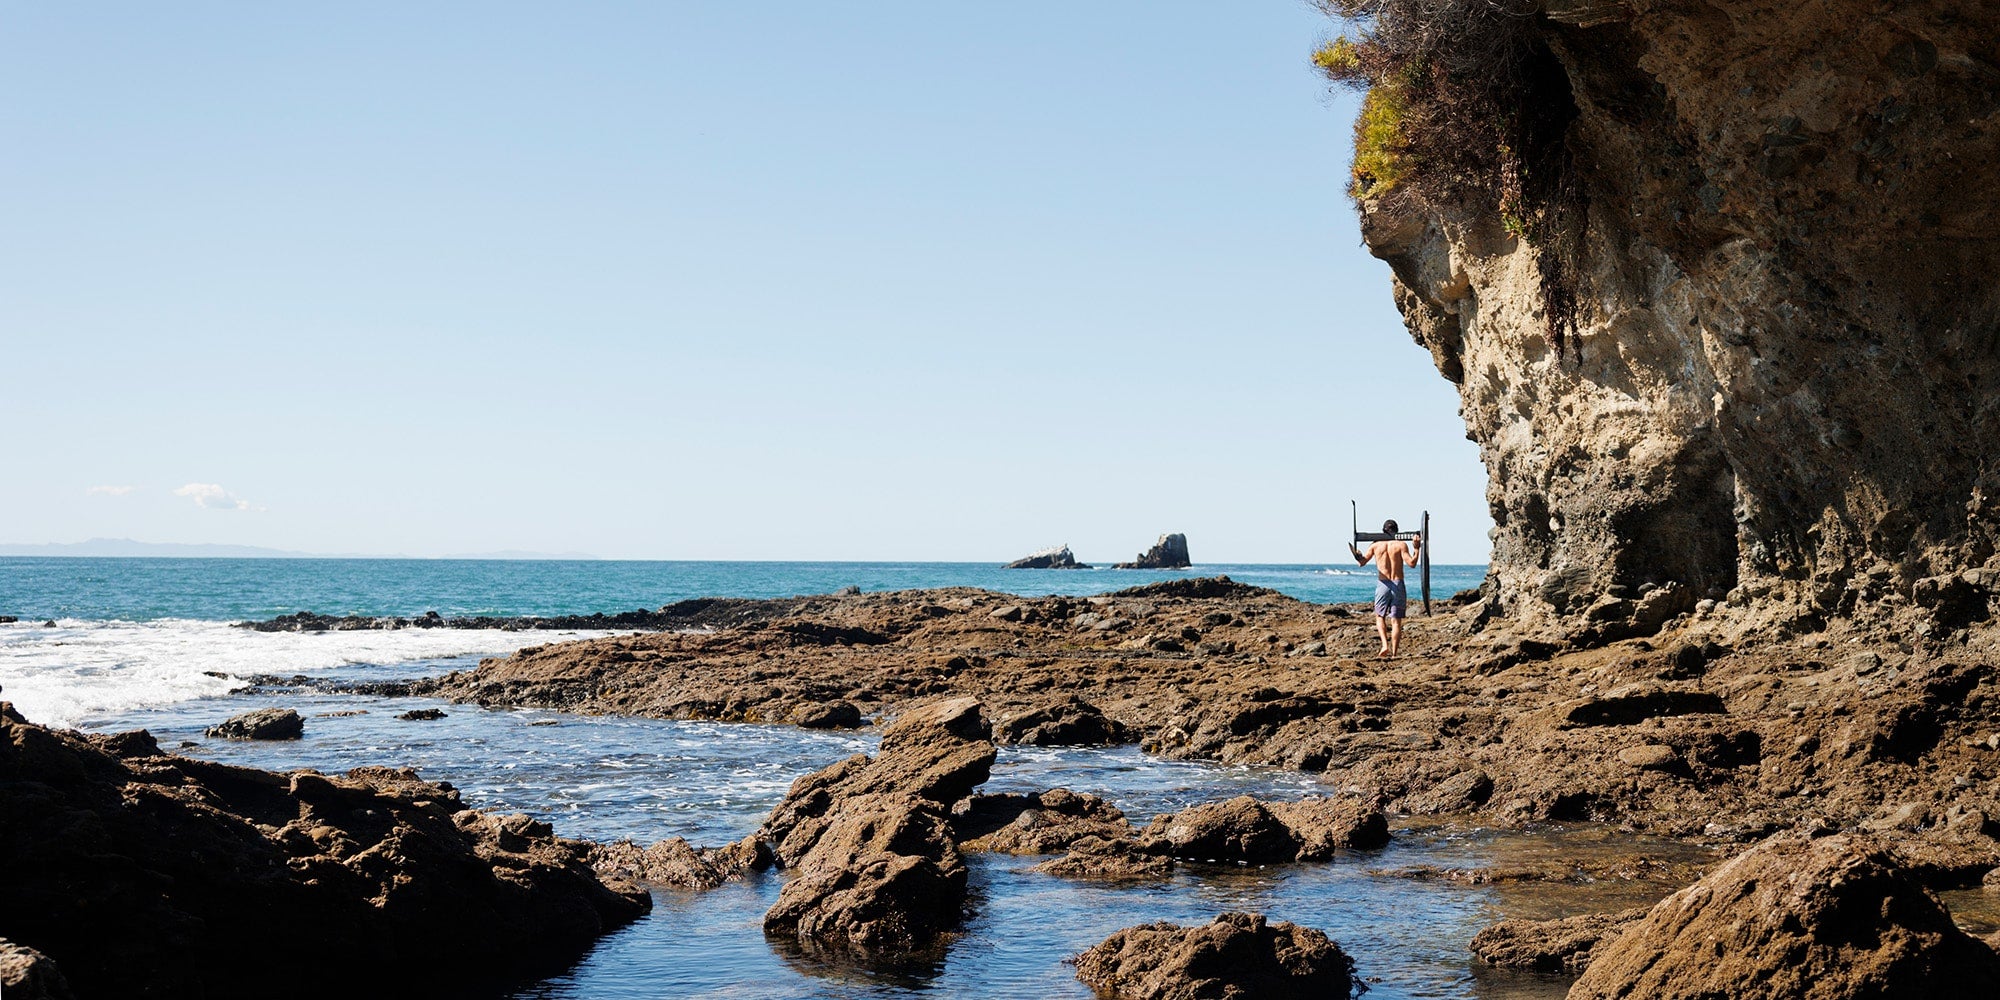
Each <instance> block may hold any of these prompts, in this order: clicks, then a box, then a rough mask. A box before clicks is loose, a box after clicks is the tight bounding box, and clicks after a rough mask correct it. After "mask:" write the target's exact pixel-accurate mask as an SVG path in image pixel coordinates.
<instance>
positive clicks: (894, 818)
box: [764, 794, 966, 957]
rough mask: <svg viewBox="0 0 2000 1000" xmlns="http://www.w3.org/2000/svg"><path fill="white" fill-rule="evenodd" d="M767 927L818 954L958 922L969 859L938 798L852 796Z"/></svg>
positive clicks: (895, 944)
mask: <svg viewBox="0 0 2000 1000" xmlns="http://www.w3.org/2000/svg"><path fill="white" fill-rule="evenodd" d="M796 868H797V874H796V875H795V876H794V877H793V878H792V880H791V881H789V882H787V883H785V887H784V889H783V890H782V891H781V892H780V893H779V895H778V902H777V904H776V905H774V906H772V907H771V909H770V911H769V912H767V913H765V915H764V930H765V932H766V933H771V934H788V935H791V936H794V937H796V938H797V939H798V941H799V943H800V944H801V945H802V946H804V947H805V948H806V950H807V951H808V952H818V951H828V952H835V953H849V954H855V955H859V956H861V957H879V956H883V955H886V954H889V953H893V952H899V951H909V950H912V949H917V948H921V947H923V946H925V945H927V944H929V943H930V942H931V941H932V940H933V939H935V938H936V936H937V935H938V934H939V933H941V932H943V931H946V930H949V929H950V928H952V927H953V926H955V925H956V924H957V923H958V919H959V915H960V909H961V905H962V902H963V900H964V898H965V882H966V869H965V862H964V860H963V859H962V858H961V857H960V856H959V853H958V850H957V849H956V848H954V847H953V846H952V843H951V828H950V825H949V824H948V823H946V821H945V819H944V817H943V816H942V814H941V813H940V812H939V811H938V809H937V806H936V804H935V803H931V802H928V801H925V800H922V799H918V798H915V797H913V796H909V795H896V794H877V795H865V796H861V797H859V798H856V799H853V800H849V801H846V802H843V803H842V804H841V806H840V808H839V809H838V810H837V811H836V812H835V813H834V815H833V817H832V819H831V821H830V822H829V823H828V824H827V825H826V827H825V829H824V831H823V832H822V834H821V835H820V837H819V838H818V840H817V841H816V842H815V843H814V845H813V847H812V849H811V851H809V852H808V853H807V854H806V855H805V856H804V857H803V858H801V859H800V860H799V863H798V864H797V866H796Z"/></svg>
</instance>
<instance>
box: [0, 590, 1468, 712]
mask: <svg viewBox="0 0 2000 1000" xmlns="http://www.w3.org/2000/svg"><path fill="white" fill-rule="evenodd" d="M1485 572H1486V568H1485V567H1484V566H1435V567H1432V594H1433V596H1434V597H1435V598H1437V599H1443V598H1447V597H1449V596H1450V595H1451V594H1453V593H1455V592H1456V591H1458V590H1461V589H1463V588H1466V587H1475V586H1478V584H1479V581H1480V580H1481V579H1482V578H1483V577H1484V576H1485ZM1215 575H1226V576H1228V577H1230V578H1231V579H1233V580H1236V581H1239V582H1241V583H1248V584H1253V585H1255V586H1260V587H1270V588H1272V589H1274V590H1279V591H1283V592H1284V593H1287V594H1290V595H1292V596H1294V597H1297V598H1299V599H1301V600H1305V601H1313V602H1317V603H1329V602H1338V601H1365V600H1368V599H1370V597H1371V595H1372V594H1373V591H1374V571H1373V570H1366V569H1363V570H1356V569H1354V568H1352V567H1347V568H1342V567H1338V566H1313V565H1297V566H1282V565H1277V566H1274V565H1233V564H1218V565H1213V566H1207V565H1205V566H1197V567H1195V568H1193V569H1191V570H1112V569H1091V570H1008V569H1001V568H999V567H998V566H997V565H995V564H992V563H850V562H637V561H611V560H549V561H541V560H533V561H530V560H446V559H149V558H132V559H115V558H69V557H5V558H0V616H10V617H15V618H18V619H20V620H19V621H18V622H17V623H15V624H13V625H0V697H4V698H6V699H8V700H11V701H13V702H14V703H15V704H16V705H17V706H18V707H19V708H20V709H21V711H23V712H24V713H27V715H28V716H29V717H30V718H33V719H36V720H37V721H44V722H50V723H54V724H58V725H68V726H79V725H81V726H89V725H93V724H96V723H101V722H104V721H106V720H109V719H112V718H117V717H120V716H121V715H122V714H123V713H127V712H131V711H135V710H138V709H144V708H158V707H164V706H167V705H172V704H175V703H178V702H182V701H187V700H192V699H201V698H213V697H218V696H221V695H223V694H226V693H227V692H228V691H229V690H230V689H231V688H232V687H236V686H240V682H239V681H237V680H236V679H235V678H237V677H240V676H245V675H249V674H260V673H261V674H285V675H291V674H307V675H313V676H317V675H321V674H326V673H328V672H334V671H338V672H342V673H344V674H348V675H355V674H360V675H363V676H381V677H402V676H408V675H410V674H411V673H412V672H418V673H427V672H431V671H434V670H437V669H439V668H440V666H443V665H454V666H455V665H468V664H472V663H477V662H478V660H479V658H480V657H482V656H493V655H499V654H504V653H508V652H512V651H513V650H515V649H518V648H520V647H522V646H527V645H536V644H539V643H543V642H547V641H550V640H552V639H560V638H562V637H564V636H565V635H570V636H581V635H583V634H585V633H560V632H535V633H521V632H502V631H478V630H458V629H453V630H450V631H449V632H445V631H442V630H437V631H433V630H410V631H403V632H337V633H322V634H309V635H300V634H275V635H271V634H263V633H253V632H249V631H247V630H244V629H235V628H230V627H229V624H230V623H232V622H238V621H245V620H261V619H267V618H272V617H275V616H277V615H281V614H290V613H292V612H296V611H314V612H318V613H320V614H329V615H349V614H357V615H420V614H422V613H424V612H426V611H436V612H438V613H440V614H442V615H445V616H446V617H453V616H461V615H495V616H514V615H564V614H590V613H592V612H598V611H602V612H606V613H612V612H619V611H632V610H637V609H653V608H658V607H660V606H661V605H664V604H670V603H672V602H674V601H679V600H685V599H687V598H692V597H790V596H794V595H798V594H826V593H832V592H833V591H836V590H839V589H841V588H843V587H850V586H853V587H860V588H861V589H862V590H866V591H878V590H908V589H914V588H926V587H981V588H985V589H988V590H997V591H1006V592H1010V593H1015V594H1022V595H1029V596H1033V595H1044V594H1071V595H1082V594H1097V593H1103V592H1105V591H1110V590H1118V589H1122V588H1125V587H1134V586H1138V585H1140V584H1145V583H1151V582H1153V581H1156V580H1166V579H1176V578H1184V577H1188V576H1215ZM1413 590H1414V588H1413ZM1412 596H1413V597H1414V596H1415V595H1414V594H1413V595H1412ZM47 622H54V623H55V624H54V626H53V627H47V626H46V625H45V623H47Z"/></svg>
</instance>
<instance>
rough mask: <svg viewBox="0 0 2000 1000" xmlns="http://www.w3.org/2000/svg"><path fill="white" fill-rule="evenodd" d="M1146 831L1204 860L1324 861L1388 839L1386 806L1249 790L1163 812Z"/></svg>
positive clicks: (1169, 847)
mask: <svg viewBox="0 0 2000 1000" xmlns="http://www.w3.org/2000/svg"><path fill="white" fill-rule="evenodd" d="M1145 835H1146V836H1148V837H1157V838H1159V839H1160V840H1161V841H1164V842H1165V844H1166V845H1167V850H1168V851H1169V852H1170V853H1172V854H1173V855H1174V856H1175V857H1178V858H1186V859H1190V860H1199V861H1242V862H1250V863H1257V862H1279V861H1320V860H1325V859H1326V858H1329V857H1331V856H1332V855H1333V852H1334V851H1335V850H1336V849H1340V848H1357V849H1369V848H1376V847H1380V846H1382V845H1383V844H1386V843H1388V840H1389V827H1388V823H1387V821H1386V820H1385V819H1384V818H1383V816H1382V814H1381V812H1380V811H1378V810H1375V809H1372V808H1369V807H1368V806H1367V805H1366V804H1364V803H1362V802H1360V801H1358V800H1354V799H1328V798H1318V799H1306V800H1304V801H1302V802H1262V801H1259V800H1257V799H1254V798H1251V797H1250V796H1248V795H1242V796H1238V797H1236V798H1233V799H1230V800H1228V801H1226V802H1211V803H1204V804H1202V805H1198V806H1192V807H1190V808H1187V809H1183V810H1181V811H1180V812H1178V813H1174V814H1173V815H1171V816H1161V817H1159V818H1157V819H1155V820H1154V821H1153V822H1152V824H1151V825H1150V826H1148V827H1147V828H1146V831H1145Z"/></svg>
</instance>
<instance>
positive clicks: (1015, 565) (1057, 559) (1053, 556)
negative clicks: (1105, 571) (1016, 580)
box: [1000, 545, 1090, 569]
mask: <svg viewBox="0 0 2000 1000" xmlns="http://www.w3.org/2000/svg"><path fill="white" fill-rule="evenodd" d="M1000 568H1001V569H1089V568H1090V567H1089V566H1088V565H1086V564H1084V563H1080V562H1077V561H1076V555H1075V554H1074V553H1072V552H1070V550H1069V546H1067V545H1058V546H1055V547H1054V548H1048V549H1043V550H1041V551H1040V552H1035V553H1031V554H1029V555H1025V556H1022V557H1021V558H1019V559H1016V560H1014V561H1013V562H1010V563H1008V564H1007V565H1005V566H1002V567H1000Z"/></svg>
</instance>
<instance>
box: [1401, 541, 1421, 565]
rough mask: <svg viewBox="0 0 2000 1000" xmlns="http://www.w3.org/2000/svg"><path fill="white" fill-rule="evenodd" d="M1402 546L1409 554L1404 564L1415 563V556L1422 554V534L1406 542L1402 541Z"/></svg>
mask: <svg viewBox="0 0 2000 1000" xmlns="http://www.w3.org/2000/svg"><path fill="white" fill-rule="evenodd" d="M1403 548H1404V550H1405V551H1407V552H1409V554H1410V555H1409V559H1408V561H1407V563H1406V565H1410V566H1414V565H1416V564H1417V558H1418V557H1419V556H1421V555H1423V553H1424V536H1422V535H1418V536H1417V537H1415V538H1412V539H1410V540H1409V541H1407V542H1404V543H1403Z"/></svg>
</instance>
